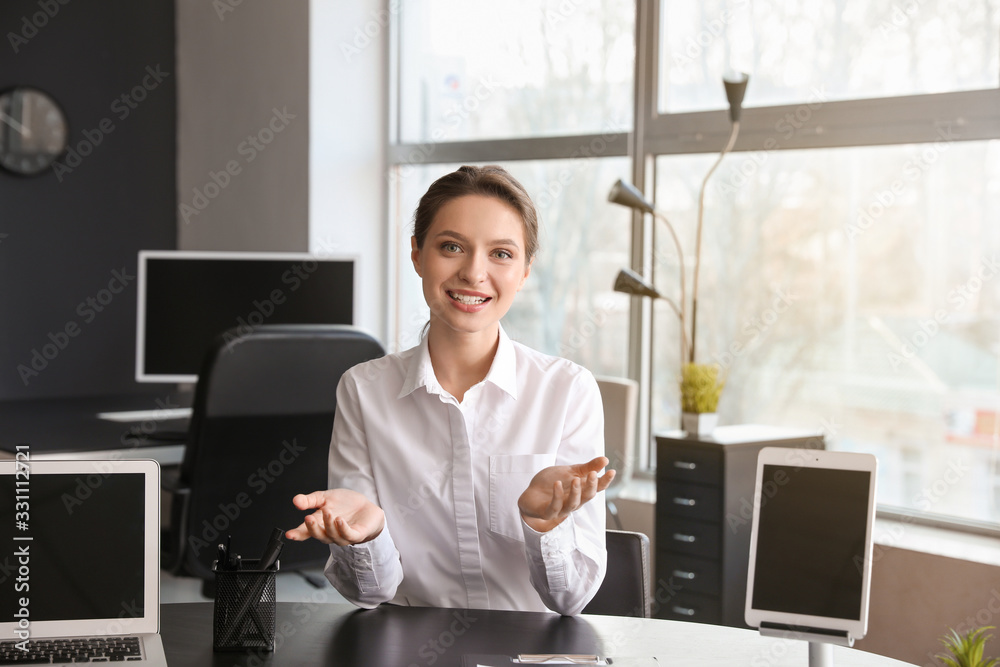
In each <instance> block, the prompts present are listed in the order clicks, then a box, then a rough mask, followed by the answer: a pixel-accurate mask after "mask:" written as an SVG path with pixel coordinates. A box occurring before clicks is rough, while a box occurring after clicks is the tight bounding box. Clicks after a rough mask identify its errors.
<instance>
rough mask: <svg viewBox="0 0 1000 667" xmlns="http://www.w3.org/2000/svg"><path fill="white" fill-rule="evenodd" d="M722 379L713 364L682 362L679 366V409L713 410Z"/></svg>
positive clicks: (701, 411) (693, 410) (697, 411)
mask: <svg viewBox="0 0 1000 667" xmlns="http://www.w3.org/2000/svg"><path fill="white" fill-rule="evenodd" d="M725 384H726V383H725V382H724V381H720V380H719V367H718V366H717V365H715V364H684V366H683V367H682V368H681V409H682V410H683V411H684V412H695V413H704V412H715V411H716V409H717V408H718V406H719V396H720V395H721V394H722V388H723V387H724V386H725Z"/></svg>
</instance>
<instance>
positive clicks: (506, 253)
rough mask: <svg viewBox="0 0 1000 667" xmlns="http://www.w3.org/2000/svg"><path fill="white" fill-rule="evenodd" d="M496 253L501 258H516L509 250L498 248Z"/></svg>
mask: <svg viewBox="0 0 1000 667" xmlns="http://www.w3.org/2000/svg"><path fill="white" fill-rule="evenodd" d="M496 255H497V257H499V258H500V259H514V255H512V254H510V252H509V251H507V250H497V252H496Z"/></svg>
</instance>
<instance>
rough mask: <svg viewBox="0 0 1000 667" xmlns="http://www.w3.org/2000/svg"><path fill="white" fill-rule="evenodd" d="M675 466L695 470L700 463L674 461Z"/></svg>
mask: <svg viewBox="0 0 1000 667" xmlns="http://www.w3.org/2000/svg"><path fill="white" fill-rule="evenodd" d="M674 467H675V468H680V469H681V470H694V469H695V468H697V467H698V464H697V463H694V462H692V461H674Z"/></svg>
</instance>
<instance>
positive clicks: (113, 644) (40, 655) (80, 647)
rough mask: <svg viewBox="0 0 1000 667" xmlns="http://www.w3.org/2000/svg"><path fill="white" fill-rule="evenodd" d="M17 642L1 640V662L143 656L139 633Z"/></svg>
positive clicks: (130, 659)
mask: <svg viewBox="0 0 1000 667" xmlns="http://www.w3.org/2000/svg"><path fill="white" fill-rule="evenodd" d="M15 643H16V642H13V641H2V642H0V665H51V664H59V663H63V662H134V661H137V660H142V649H141V648H140V646H139V638H138V637H77V638H74V639H35V640H32V641H29V642H28V650H27V651H22V650H21V649H19V648H17V647H16V646H15Z"/></svg>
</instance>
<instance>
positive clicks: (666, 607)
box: [656, 592, 722, 624]
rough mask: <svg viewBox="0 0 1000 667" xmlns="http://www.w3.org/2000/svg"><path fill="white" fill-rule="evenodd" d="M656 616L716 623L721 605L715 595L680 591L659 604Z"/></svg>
mask: <svg viewBox="0 0 1000 667" xmlns="http://www.w3.org/2000/svg"><path fill="white" fill-rule="evenodd" d="M656 617H657V618H668V619H673V620H676V621H694V622H696V623H716V624H717V623H719V622H720V621H721V619H722V605H721V603H720V601H719V598H717V597H713V596H710V595H698V594H697V593H685V592H680V593H678V594H677V595H675V596H673V597H672V598H670V599H669V600H667V601H666V602H664V603H662V604H661V606H660V609H659V613H658V614H656Z"/></svg>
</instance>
